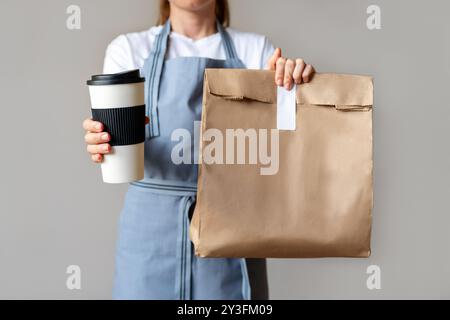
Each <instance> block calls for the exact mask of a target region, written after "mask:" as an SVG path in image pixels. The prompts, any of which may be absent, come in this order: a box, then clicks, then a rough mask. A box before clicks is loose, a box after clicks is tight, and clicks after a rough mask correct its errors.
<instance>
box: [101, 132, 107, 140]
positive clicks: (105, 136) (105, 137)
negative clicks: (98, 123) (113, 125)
mask: <svg viewBox="0 0 450 320" xmlns="http://www.w3.org/2000/svg"><path fill="white" fill-rule="evenodd" d="M102 140H104V141H106V140H108V134H107V133H105V134H104V135H102Z"/></svg>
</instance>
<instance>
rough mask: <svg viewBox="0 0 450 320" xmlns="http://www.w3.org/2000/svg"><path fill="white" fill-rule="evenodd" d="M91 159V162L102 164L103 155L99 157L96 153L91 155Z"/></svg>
mask: <svg viewBox="0 0 450 320" xmlns="http://www.w3.org/2000/svg"><path fill="white" fill-rule="evenodd" d="M91 159H92V161H94V162H96V163H99V162H102V160H103V155H101V154H100V153H96V154H93V155H91Z"/></svg>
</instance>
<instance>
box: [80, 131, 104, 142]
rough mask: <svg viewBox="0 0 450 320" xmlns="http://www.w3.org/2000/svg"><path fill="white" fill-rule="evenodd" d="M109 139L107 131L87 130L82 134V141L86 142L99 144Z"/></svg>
mask: <svg viewBox="0 0 450 320" xmlns="http://www.w3.org/2000/svg"><path fill="white" fill-rule="evenodd" d="M109 140H110V135H109V133H107V132H101V133H95V132H88V133H86V135H85V136H84V141H85V142H86V143H87V144H99V143H105V142H108V141H109Z"/></svg>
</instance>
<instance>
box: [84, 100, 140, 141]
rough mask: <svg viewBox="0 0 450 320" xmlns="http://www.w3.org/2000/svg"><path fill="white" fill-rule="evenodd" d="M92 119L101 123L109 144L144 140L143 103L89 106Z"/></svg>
mask: <svg viewBox="0 0 450 320" xmlns="http://www.w3.org/2000/svg"><path fill="white" fill-rule="evenodd" d="M91 111H92V119H93V120H94V121H100V122H101V123H103V126H104V130H103V131H106V132H109V134H110V135H111V140H110V141H109V142H108V143H109V144H110V145H111V146H123V145H130V144H137V143H141V142H144V141H145V105H142V106H133V107H122V108H107V109H94V108H91Z"/></svg>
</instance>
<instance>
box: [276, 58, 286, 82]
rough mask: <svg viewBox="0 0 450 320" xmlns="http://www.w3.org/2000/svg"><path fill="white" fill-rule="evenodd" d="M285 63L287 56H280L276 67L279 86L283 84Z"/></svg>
mask: <svg viewBox="0 0 450 320" xmlns="http://www.w3.org/2000/svg"><path fill="white" fill-rule="evenodd" d="M285 64H286V59H285V58H283V57H281V58H278V60H277V62H276V69H275V83H276V84H277V85H278V86H282V85H283V80H284V66H285Z"/></svg>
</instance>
